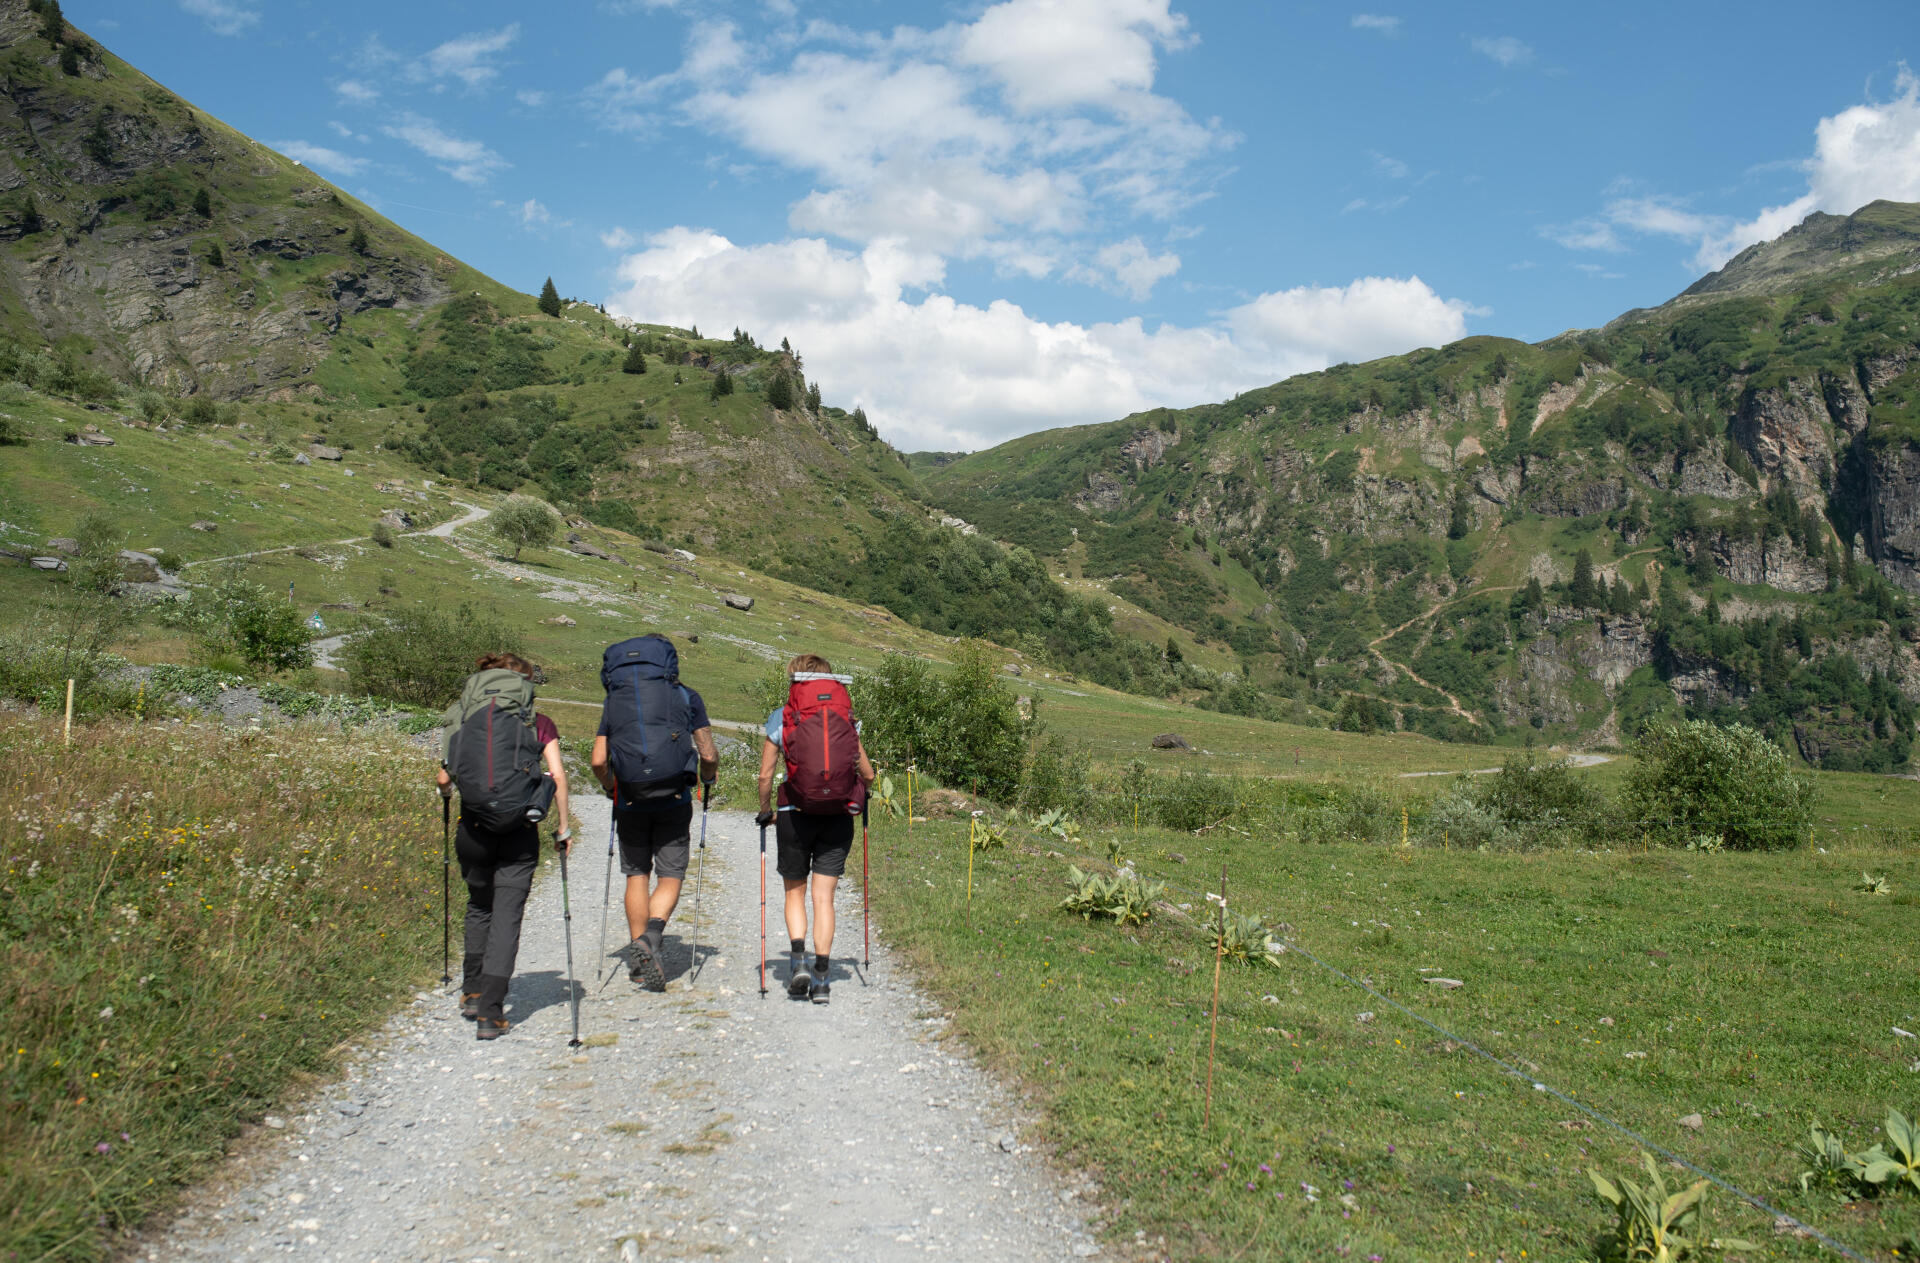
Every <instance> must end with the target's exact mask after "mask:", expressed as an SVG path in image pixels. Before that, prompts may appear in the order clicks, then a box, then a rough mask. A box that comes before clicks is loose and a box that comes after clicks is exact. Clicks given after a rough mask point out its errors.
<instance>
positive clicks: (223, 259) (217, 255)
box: [207, 241, 227, 268]
mask: <svg viewBox="0 0 1920 1263" xmlns="http://www.w3.org/2000/svg"><path fill="white" fill-rule="evenodd" d="M207 264H208V265H209V266H210V267H217V268H223V267H225V266H227V253H226V251H224V250H222V249H221V248H220V243H219V242H217V241H216V242H214V243H213V244H212V245H211V246H208V247H207Z"/></svg>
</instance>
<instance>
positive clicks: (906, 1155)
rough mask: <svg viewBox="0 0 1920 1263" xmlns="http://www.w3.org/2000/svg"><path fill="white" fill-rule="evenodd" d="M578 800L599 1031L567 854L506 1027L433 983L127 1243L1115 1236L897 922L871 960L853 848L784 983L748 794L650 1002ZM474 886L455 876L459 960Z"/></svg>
mask: <svg viewBox="0 0 1920 1263" xmlns="http://www.w3.org/2000/svg"><path fill="white" fill-rule="evenodd" d="M575 806H576V808H577V815H576V819H577V821H578V823H577V826H576V827H577V829H578V834H579V836H578V840H577V841H576V842H575V845H574V847H573V854H572V857H571V859H570V860H569V878H570V882H569V885H570V895H571V903H572V906H573V956H574V964H575V968H576V970H577V971H578V974H577V976H578V977H579V978H580V981H581V992H582V995H583V1000H582V1004H581V1009H580V1035H581V1038H582V1040H583V1041H584V1042H585V1045H586V1046H585V1047H582V1048H579V1049H571V1048H569V1047H568V1046H567V1041H568V1038H569V1012H568V1003H567V990H566V986H565V984H564V982H563V981H562V973H563V971H564V969H565V968H566V951H565V945H564V941H563V938H562V933H563V923H562V918H561V892H560V865H559V860H558V859H557V857H554V855H553V852H552V851H551V850H548V851H546V852H544V855H545V857H546V858H545V859H543V867H542V873H541V877H540V879H539V881H538V882H537V883H536V884H535V888H534V894H533V899H532V901H531V902H530V903H529V904H528V907H527V918H526V924H525V929H524V931H523V934H522V938H521V947H520V960H519V966H518V972H517V973H516V975H515V977H514V980H513V989H512V991H511V993H510V994H509V996H508V1000H507V1016H508V1018H509V1019H510V1020H511V1021H512V1022H513V1029H512V1030H511V1032H509V1033H508V1034H507V1035H505V1036H504V1037H502V1038H500V1039H498V1040H494V1041H491V1042H487V1043H481V1042H479V1041H476V1040H475V1039H474V1036H473V1025H472V1024H471V1023H469V1022H465V1021H462V1020H461V1018H460V1017H459V1015H458V1013H457V1012H456V1011H455V1004H454V999H453V997H452V996H451V995H450V994H448V993H446V992H442V991H434V992H431V993H429V992H422V993H419V994H418V995H417V996H416V997H415V999H414V1001H413V1002H412V1003H411V1004H409V1005H407V1007H406V1008H405V1009H403V1010H402V1011H401V1012H400V1013H399V1014H398V1015H397V1016H395V1017H394V1018H393V1019H392V1020H391V1021H389V1022H388V1023H387V1025H386V1026H385V1028H384V1029H382V1030H381V1031H379V1032H376V1033H375V1034H374V1035H373V1036H372V1037H371V1038H369V1039H368V1040H367V1041H366V1042H365V1043H364V1045H363V1046H361V1047H360V1048H359V1049H358V1050H356V1051H355V1053H354V1054H353V1055H351V1056H350V1058H349V1061H348V1066H347V1069H346V1070H345V1072H344V1073H343V1075H342V1076H341V1078H340V1079H339V1081H337V1082H335V1083H333V1084H330V1085H328V1086H326V1087H324V1088H322V1089H320V1090H318V1091H317V1092H316V1093H315V1094H314V1096H313V1097H312V1098H311V1099H309V1100H308V1101H306V1102H305V1103H304V1104H302V1105H300V1106H296V1107H295V1109H296V1110H297V1111H300V1112H291V1113H289V1114H288V1116H286V1117H285V1118H279V1117H274V1116H269V1117H268V1119H267V1120H266V1126H265V1127H264V1128H262V1129H260V1130H259V1131H258V1132H257V1133H256V1134H255V1135H254V1136H253V1137H252V1138H251V1139H250V1140H249V1141H248V1142H247V1143H245V1144H244V1145H243V1146H242V1147H241V1148H242V1151H243V1156H241V1157H239V1158H237V1159H235V1160H234V1161H233V1162H231V1163H230V1164H229V1167H228V1169H227V1170H226V1171H225V1172H223V1173H222V1174H220V1175H218V1176H216V1177H215V1179H214V1180H213V1181H211V1182H210V1183H209V1184H208V1185H207V1186H206V1187H205V1188H203V1189H201V1190H199V1191H198V1192H197V1193H196V1194H195V1195H193V1196H192V1197H190V1198H189V1199H188V1205H187V1208H186V1209H185V1210H184V1211H183V1212H182V1213H181V1214H180V1215H179V1216H178V1217H177V1218H176V1219H175V1220H173V1221H172V1222H171V1223H169V1224H165V1225H162V1226H159V1227H157V1228H156V1229H155V1230H154V1231H153V1232H152V1234H151V1235H149V1236H148V1237H147V1238H146V1239H145V1240H144V1241H143V1242H141V1243H140V1244H139V1245H138V1246H137V1247H135V1248H134V1249H133V1250H132V1251H130V1252H129V1255H128V1257H130V1258H135V1259H141V1258H144V1259H153V1260H194V1261H201V1260H209V1261H210V1260H230V1259H244V1258H256V1257H268V1256H277V1255H293V1256H296V1257H303V1258H309V1259H316V1260H318V1259H329V1260H332V1259H340V1260H402V1259H416V1260H436V1261H438V1260H446V1261H448V1263H466V1261H468V1260H483V1259H484V1260H498V1259H590V1258H598V1259H606V1260H610V1261H611V1260H622V1261H623V1263H635V1261H637V1260H645V1259H656V1258H694V1257H701V1256H709V1257H714V1258H723V1259H738V1260H795V1261H802V1263H811V1261H812V1260H839V1259H845V1260H869V1259H907V1258H923V1257H925V1256H927V1255H930V1254H932V1255H943V1254H958V1253H962V1252H964V1253H965V1254H966V1255H969V1256H972V1257H979V1258H989V1259H994V1260H1001V1259H1008V1260H1025V1259H1072V1258H1087V1257H1091V1256H1094V1255H1097V1254H1100V1253H1101V1249H1100V1247H1099V1246H1098V1245H1097V1244H1096V1243H1095V1242H1094V1241H1093V1239H1092V1237H1091V1236H1090V1235H1089V1233H1088V1231H1087V1229H1086V1227H1085V1222H1084V1218H1085V1215H1086V1214H1088V1213H1091V1209H1092V1208H1091V1205H1090V1204H1088V1203H1087V1202H1086V1201H1085V1200H1083V1199H1086V1198H1089V1197H1090V1196H1091V1195H1093V1194H1094V1192H1095V1191H1096V1190H1095V1189H1094V1188H1093V1187H1092V1186H1090V1185H1084V1184H1082V1183H1080V1182H1079V1181H1077V1180H1074V1179H1071V1178H1068V1177H1063V1176H1062V1175H1060V1174H1059V1173H1057V1172H1055V1171H1054V1170H1053V1169H1052V1168H1050V1167H1049V1166H1048V1164H1047V1163H1046V1162H1045V1160H1044V1159H1043V1157H1042V1155H1041V1154H1039V1153H1037V1152H1035V1151H1034V1150H1032V1149H1031V1148H1029V1146H1027V1145H1026V1144H1025V1143H1023V1142H1022V1140H1021V1133H1022V1129H1023V1126H1024V1124H1026V1123H1027V1122H1028V1121H1030V1119H1031V1117H1032V1115H1031V1113H1030V1111H1029V1110H1028V1109H1026V1108H1025V1107H1023V1106H1022V1105H1020V1104H1019V1103H1017V1102H1016V1101H1015V1100H1014V1099H1013V1097H1012V1096H1011V1095H1010V1094H1009V1093H1007V1092H1005V1091H1004V1090H1002V1089H1001V1088H999V1087H998V1086H997V1085H996V1084H995V1083H993V1082H992V1081H991V1080H990V1079H989V1078H988V1076H987V1075H985V1074H984V1073H983V1072H982V1071H981V1070H980V1069H978V1068H977V1067H976V1066H975V1065H973V1064H972V1062H971V1060H970V1059H969V1058H968V1057H967V1056H966V1054H965V1053H964V1052H963V1051H961V1050H960V1049H959V1048H958V1047H957V1046H956V1044H955V1041H952V1040H950V1039H946V1038H943V1034H944V1030H945V1025H946V1023H945V1019H944V1018H943V1017H942V1015H941V1013H940V1011H939V1010H938V1009H937V1007H935V1006H934V1005H932V1004H931V1003H930V1002H929V1001H927V1000H926V999H925V998H924V997H923V996H921V995H920V994H919V992H918V991H917V990H916V989H915V987H914V986H913V985H912V983H911V982H910V981H909V980H908V979H907V977H906V976H905V975H904V973H903V972H902V970H901V969H900V968H899V966H898V965H897V964H896V962H895V960H894V959H893V957H892V955H891V953H890V952H889V951H888V950H887V948H886V946H885V943H884V940H882V939H881V938H880V936H879V934H878V930H879V926H878V925H877V924H876V926H875V931H876V932H875V937H874V945H873V946H874V951H873V964H872V965H871V966H870V967H866V968H864V969H863V968H861V967H859V955H858V952H859V947H860V897H859V885H858V881H857V877H855V876H854V874H853V872H852V869H853V865H854V864H857V862H858V858H859V857H858V854H857V851H856V854H855V856H854V858H853V861H852V862H850V864H849V875H850V878H852V880H849V881H848V882H847V883H845V884H844V885H843V887H842V891H841V895H840V899H839V914H840V923H839V929H838V933H837V935H836V938H835V944H834V945H835V948H836V950H837V952H838V953H841V954H836V955H835V957H834V964H833V973H832V983H833V1001H832V1003H831V1004H829V1005H824V1006H821V1005H814V1004H809V1003H807V1002H805V1001H794V1000H790V999H788V998H787V996H786V993H785V988H784V983H785V980H786V963H785V962H786V950H785V948H786V941H785V934H784V932H783V930H782V923H781V920H780V909H779V903H778V897H779V879H778V877H777V876H776V875H775V874H774V872H773V854H772V850H773V842H772V831H771V830H769V831H768V871H767V876H768V887H769V896H768V898H769V902H768V909H767V928H768V944H769V946H770V947H771V948H772V953H771V954H772V958H773V960H774V961H775V962H777V964H775V965H773V966H772V967H770V968H769V969H768V973H767V979H768V987H769V994H768V995H767V996H765V997H764V998H763V997H762V996H761V995H760V994H759V984H758V973H757V967H756V966H757V962H758V952H759V946H760V921H759V915H760V907H759V902H758V894H759V862H760V856H759V830H758V828H757V827H756V826H755V825H754V823H753V818H752V817H751V816H749V815H746V814H744V813H739V812H720V811H715V812H713V813H712V815H711V817H710V819H709V821H708V827H707V856H706V872H705V890H704V892H703V894H702V897H701V902H700V909H701V911H700V916H699V918H698V920H699V933H698V938H699V959H698V961H697V962H696V961H694V960H693V959H692V946H693V944H692V939H693V937H694V933H693V932H694V921H695V917H694V912H693V909H694V900H693V883H694V870H693V869H691V868H690V869H689V871H688V881H687V888H686V893H685V896H684V897H683V899H682V901H681V904H680V912H679V914H678V915H676V916H675V918H674V920H673V922H672V923H671V925H670V926H669V927H668V931H667V938H666V950H665V953H664V960H665V964H666V969H667V974H668V986H667V991H666V992H665V993H664V994H660V993H653V992H646V991H642V990H640V989H639V988H638V987H636V986H635V985H634V984H633V983H631V982H629V981H628V980H627V972H626V967H625V963H624V959H625V955H624V953H625V949H624V946H623V944H622V940H624V939H625V937H626V935H625V933H624V929H623V921H622V917H621V912H620V909H619V907H618V902H619V897H620V896H619V891H620V882H621V878H620V875H619V873H618V871H616V872H615V873H614V878H613V887H614V895H613V899H612V901H611V916H610V919H609V926H610V928H609V930H608V934H607V939H608V943H607V946H608V958H607V959H606V960H605V961H604V962H599V961H597V960H596V942H597V939H598V935H599V932H600V907H601V895H602V892H603V891H604V890H605V881H606V862H607V827H608V820H609V811H608V803H607V801H606V800H605V799H604V798H601V797H599V796H598V795H588V794H585V793H583V794H580V795H578V796H577V797H576V800H575ZM424 815H425V813H424V811H423V827H426V822H425V820H424ZM433 824H434V826H435V827H437V824H438V822H437V821H434V822H433ZM698 827H699V824H698V821H697V820H696V821H695V830H696V834H695V837H696V847H695V863H696V864H697V863H698V862H699V861H698V845H697V840H698V832H697V830H698ZM544 840H545V839H544V837H543V842H544ZM856 846H857V839H856ZM460 897H461V886H460V881H459V876H458V872H457V870H456V872H455V876H454V910H455V915H456V924H455V934H456V938H455V944H454V952H455V960H454V968H455V970H456V972H457V970H458V968H459V959H458V953H459V942H458V938H457V935H458V932H459V931H458V921H457V917H458V913H459V909H460V906H461V905H460ZM603 963H604V968H605V971H606V973H605V976H604V977H603V979H602V980H601V982H600V983H599V984H596V982H595V980H594V973H595V969H596V967H597V966H600V965H602V964H603ZM695 971H697V972H695ZM690 973H691V974H692V975H693V976H692V977H691V979H690V977H689V975H690ZM863 974H864V981H863V979H862V975H863ZM276 1124H277V1126H276Z"/></svg>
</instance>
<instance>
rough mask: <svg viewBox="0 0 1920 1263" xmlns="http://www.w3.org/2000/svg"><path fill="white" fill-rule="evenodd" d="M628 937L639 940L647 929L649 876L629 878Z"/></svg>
mask: <svg viewBox="0 0 1920 1263" xmlns="http://www.w3.org/2000/svg"><path fill="white" fill-rule="evenodd" d="M626 906H627V937H628V938H630V939H634V938H639V937H640V934H641V931H643V930H645V929H646V928H647V874H646V873H635V874H633V875H632V876H630V877H628V878H627V904H626Z"/></svg>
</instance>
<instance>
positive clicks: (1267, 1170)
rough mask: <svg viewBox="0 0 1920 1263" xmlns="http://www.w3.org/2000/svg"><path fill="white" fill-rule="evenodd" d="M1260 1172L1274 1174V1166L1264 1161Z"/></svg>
mask: <svg viewBox="0 0 1920 1263" xmlns="http://www.w3.org/2000/svg"><path fill="white" fill-rule="evenodd" d="M1260 1174H1262V1175H1272V1174H1273V1168H1272V1167H1270V1166H1268V1165H1267V1164H1266V1163H1264V1162H1262V1163H1261V1164H1260Z"/></svg>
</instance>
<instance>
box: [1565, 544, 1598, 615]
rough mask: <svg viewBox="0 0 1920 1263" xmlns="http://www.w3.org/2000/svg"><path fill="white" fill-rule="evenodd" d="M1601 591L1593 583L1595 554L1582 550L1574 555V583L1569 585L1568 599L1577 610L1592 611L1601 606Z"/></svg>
mask: <svg viewBox="0 0 1920 1263" xmlns="http://www.w3.org/2000/svg"><path fill="white" fill-rule="evenodd" d="M1599 598H1600V592H1599V589H1598V588H1596V587H1595V586H1594V583H1593V554H1592V553H1590V552H1588V551H1587V550H1586V549H1584V548H1582V549H1581V550H1580V551H1579V552H1577V553H1575V554H1574V555H1573V582H1572V583H1571V584H1570V585H1568V589H1567V599H1568V600H1570V601H1572V602H1573V605H1574V608H1576V609H1582V610H1587V609H1592V608H1593V607H1594V606H1596V605H1598V604H1600V599H1599Z"/></svg>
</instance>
